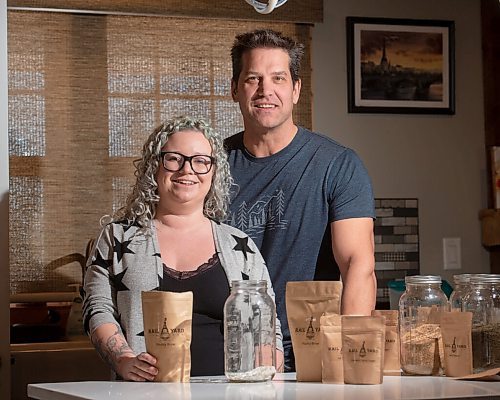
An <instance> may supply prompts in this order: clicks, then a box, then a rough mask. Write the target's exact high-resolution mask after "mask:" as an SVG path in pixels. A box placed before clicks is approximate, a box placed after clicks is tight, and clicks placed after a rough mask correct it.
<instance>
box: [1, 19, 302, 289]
mask: <svg viewBox="0 0 500 400" xmlns="http://www.w3.org/2000/svg"><path fill="white" fill-rule="evenodd" d="M262 27H269V28H272V29H275V30H278V31H281V32H283V33H284V34H287V35H289V36H292V37H295V38H296V39H297V40H299V41H300V42H302V43H304V44H305V45H306V54H305V57H304V62H303V66H302V81H303V82H302V92H301V99H300V101H299V104H298V106H297V107H296V110H295V114H294V118H295V121H296V123H298V124H300V125H303V126H305V127H308V128H310V127H311V66H310V51H309V50H310V25H303V24H293V23H277V22H256V21H229V20H220V19H194V18H173V17H157V16H154V17H153V16H130V15H127V16H124V15H98V14H79V13H61V12H57V13H56V12H41V11H18V10H11V11H9V12H8V57H9V61H8V66H9V154H10V203H9V207H10V222H9V223H10V226H9V241H10V279H11V282H10V283H11V285H10V287H11V294H16V293H23V292H45V291H68V290H70V289H68V284H72V283H80V282H81V267H80V264H79V263H78V259H79V258H78V257H75V261H74V262H71V260H72V258H71V257H68V255H71V254H78V253H80V254H83V253H84V252H85V247H86V244H87V242H88V240H89V239H91V238H95V237H96V236H97V234H98V233H99V231H100V225H99V220H100V218H101V217H102V216H103V215H105V214H111V213H113V212H114V211H115V210H116V209H117V208H119V207H121V205H122V204H123V202H124V200H125V197H126V195H127V194H128V192H129V190H130V187H131V185H132V184H133V182H134V177H133V171H134V169H133V165H132V161H133V160H134V159H136V158H138V156H139V155H140V152H141V146H142V144H143V142H144V140H145V139H146V137H147V136H148V135H149V133H150V132H151V130H152V129H153V128H154V127H155V126H157V125H158V124H159V123H160V121H161V120H163V119H165V118H169V117H173V116H176V115H181V114H185V115H191V116H193V117H202V118H204V119H206V120H207V121H208V122H209V123H210V124H211V125H212V126H213V127H214V128H215V129H216V130H218V131H220V132H221V133H222V134H223V135H224V136H229V135H231V134H233V133H236V132H237V131H239V130H241V129H242V126H243V124H242V119H241V116H240V113H239V109H238V106H237V104H235V103H233V101H232V99H231V97H230V77H231V60H230V48H231V45H232V42H233V40H234V36H235V35H236V34H238V33H241V32H244V31H248V30H252V29H256V28H262Z"/></svg>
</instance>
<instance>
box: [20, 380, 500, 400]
mask: <svg viewBox="0 0 500 400" xmlns="http://www.w3.org/2000/svg"><path fill="white" fill-rule="evenodd" d="M28 396H29V397H31V398H33V399H39V400H49V399H50V400H77V399H87V400H88V399H120V400H129V399H130V400H136V399H154V400H161V399H169V400H174V399H175V400H201V399H203V400H211V399H213V400H224V399H225V400H229V399H231V400H232V399H237V400H255V399H264V400H266V399H269V400H271V399H273V400H282V399H286V400H288V399H294V400H310V399H335V400H359V399H369V400H400V399H401V400H416V399H470V398H482V399H500V382H499V381H496V382H478V381H460V380H454V379H450V378H446V377H421V376H385V377H384V383H383V384H382V385H335V384H322V383H319V382H318V383H315V382H296V381H295V373H285V374H278V375H277V377H276V378H275V379H274V380H273V381H272V382H265V383H228V382H227V381H226V379H225V378H224V377H206V378H205V377H200V378H191V382H190V383H184V384H183V383H136V382H66V383H40V384H30V385H28Z"/></svg>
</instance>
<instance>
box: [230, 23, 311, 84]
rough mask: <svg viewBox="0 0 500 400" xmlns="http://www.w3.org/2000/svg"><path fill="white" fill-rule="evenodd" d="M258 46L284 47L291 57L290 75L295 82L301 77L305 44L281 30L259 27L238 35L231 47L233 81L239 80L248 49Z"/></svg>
mask: <svg viewBox="0 0 500 400" xmlns="http://www.w3.org/2000/svg"><path fill="white" fill-rule="evenodd" d="M258 48H271V49H283V50H285V51H286V52H287V53H288V56H289V57H290V75H291V76H292V81H293V83H295V82H297V81H298V80H299V79H300V76H299V71H300V62H301V60H302V56H303V55H304V45H303V44H301V43H298V42H296V41H295V40H293V39H292V38H289V37H287V36H284V35H282V34H281V32H276V31H273V30H272V29H257V30H254V31H251V32H246V33H242V34H240V35H237V36H236V39H235V40H234V43H233V47H232V48H231V59H232V61H233V77H232V79H233V81H234V82H238V79H239V77H240V73H241V68H242V65H241V64H242V62H241V58H242V56H243V54H244V53H245V52H246V51H249V50H252V49H258Z"/></svg>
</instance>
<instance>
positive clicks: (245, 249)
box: [231, 235, 255, 260]
mask: <svg viewBox="0 0 500 400" xmlns="http://www.w3.org/2000/svg"><path fill="white" fill-rule="evenodd" d="M231 236H232V237H233V239H234V240H236V246H234V247H233V250H236V251H241V252H242V253H243V255H244V256H245V260H247V259H248V258H247V253H250V254H255V251H253V250H252V249H251V248H250V247H249V246H248V237H238V236H235V235H231Z"/></svg>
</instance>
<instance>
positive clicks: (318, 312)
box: [286, 281, 342, 382]
mask: <svg viewBox="0 0 500 400" xmlns="http://www.w3.org/2000/svg"><path fill="white" fill-rule="evenodd" d="M341 296H342V282H338V281H300V282H288V283H287V285H286V314H287V318H288V327H289V329H290V336H291V338H292V347H293V353H294V355H295V369H296V372H297V381H302V382H321V346H320V318H321V316H322V315H323V314H324V313H329V314H340V299H341Z"/></svg>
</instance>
